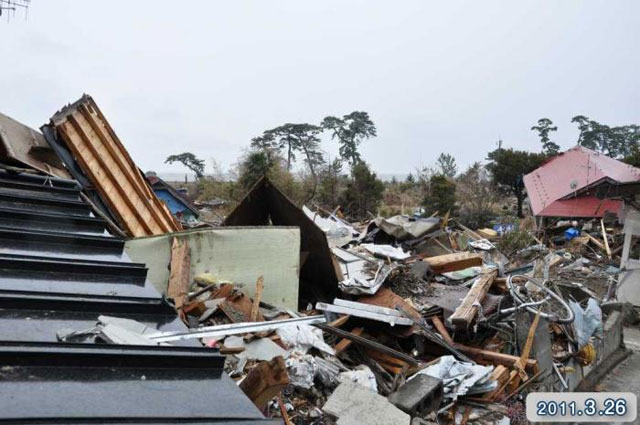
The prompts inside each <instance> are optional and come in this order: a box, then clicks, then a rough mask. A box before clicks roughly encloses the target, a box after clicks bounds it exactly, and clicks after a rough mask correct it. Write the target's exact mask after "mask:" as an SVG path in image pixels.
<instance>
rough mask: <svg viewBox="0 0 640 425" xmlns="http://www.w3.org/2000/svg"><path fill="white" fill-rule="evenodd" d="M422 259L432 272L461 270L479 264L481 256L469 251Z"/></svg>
mask: <svg viewBox="0 0 640 425" xmlns="http://www.w3.org/2000/svg"><path fill="white" fill-rule="evenodd" d="M422 261H424V262H426V263H427V264H429V267H431V270H433V272H434V273H437V274H440V273H447V272H454V271H456V270H462V269H466V268H469V267H474V266H481V265H482V256H481V255H480V254H473V253H470V252H457V253H454V254H444V255H437V256H435V257H427V258H425V259H423V260H422Z"/></svg>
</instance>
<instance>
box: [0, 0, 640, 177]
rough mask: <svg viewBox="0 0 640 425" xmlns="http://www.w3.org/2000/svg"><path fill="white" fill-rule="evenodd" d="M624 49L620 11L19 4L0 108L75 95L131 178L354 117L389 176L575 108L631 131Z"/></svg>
mask: <svg viewBox="0 0 640 425" xmlns="http://www.w3.org/2000/svg"><path fill="white" fill-rule="evenodd" d="M3 18H4V17H3ZM639 47H640V2H638V1H634V0H628V1H577V0H576V1H570V0H565V1H541V0H537V1H488V0H482V1H470V2H457V1H446V2H442V1H438V2H436V1H390V0H387V1H374V0H362V1H347V0H342V1H328V0H323V1H315V2H310V1H300V0H296V1H277V0H257V1H240V0H233V1H225V2H222V1H198V0H190V1H159V0H154V1H124V0H123V1H115V0H110V1H80V0H76V1H63V0H56V1H53V0H32V3H31V7H30V9H29V11H28V18H27V19H26V20H25V19H24V14H22V13H20V12H18V13H17V15H16V17H15V18H12V19H11V20H10V22H8V23H7V22H6V19H3V20H0V58H1V59H0V111H2V112H3V113H6V114H8V115H10V116H12V117H14V118H16V119H18V120H20V121H22V122H24V123H26V124H28V125H31V126H34V127H39V126H40V125H41V124H43V123H45V122H46V121H47V120H48V119H49V117H50V116H51V115H52V114H53V113H54V112H55V111H56V110H57V109H59V108H60V107H61V106H63V105H64V104H66V103H70V102H72V101H74V100H76V99H77V98H78V97H80V95H81V94H82V93H83V92H86V93H89V94H91V95H92V96H93V97H94V98H95V99H96V101H97V102H98V104H99V105H100V107H101V109H102V110H103V112H104V113H105V114H106V116H107V118H108V119H109V121H110V122H111V124H112V125H113V127H114V128H115V130H116V132H117V133H118V135H119V136H120V138H121V139H122V141H123V142H124V144H125V146H126V147H127V149H128V150H129V152H130V153H131V155H132V157H133V159H134V160H135V161H136V162H137V163H138V165H139V166H140V167H141V168H143V169H145V170H148V169H155V170H157V171H164V172H167V171H178V172H179V171H182V170H183V169H182V168H181V167H180V166H177V165H174V166H169V165H164V164H163V161H164V158H166V157H167V156H168V155H170V154H174V153H180V152H183V151H192V152H194V153H195V154H196V155H198V156H200V157H202V158H204V159H206V160H207V166H208V168H209V170H210V159H211V158H215V159H216V160H217V161H218V162H219V163H220V164H221V165H222V166H224V167H228V166H230V165H231V164H233V163H235V162H236V159H237V158H238V156H239V155H240V154H241V153H242V150H243V148H245V147H246V146H248V144H249V142H250V139H251V138H252V137H254V136H256V135H259V134H260V133H261V132H262V131H263V130H265V129H268V128H272V127H275V126H277V125H280V124H283V123H285V122H311V123H318V122H319V121H320V120H321V119H322V118H323V117H324V116H326V115H329V114H332V115H342V114H346V113H349V112H351V111H353V110H364V111H367V112H369V114H370V115H371V117H372V119H373V120H374V122H375V123H376V125H377V127H378V137H377V138H376V139H374V140H370V141H368V142H366V143H365V144H364V146H363V147H362V153H363V156H364V158H365V160H367V161H368V162H369V163H371V164H372V166H373V168H374V169H375V170H376V171H378V172H379V173H385V174H386V173H406V172H409V171H412V170H413V169H415V168H416V167H421V166H424V165H429V164H432V163H433V162H434V160H435V158H436V157H437V155H438V154H439V153H440V152H449V153H451V154H453V155H454V156H455V157H456V158H457V160H458V162H459V163H460V164H461V165H467V164H469V163H471V162H473V161H476V160H482V159H484V158H485V157H486V153H487V151H489V150H491V149H493V148H494V147H495V142H496V140H498V138H501V139H502V140H503V141H504V143H505V145H507V146H513V147H517V148H521V149H534V150H538V149H539V142H538V140H537V138H536V136H535V134H534V133H533V132H532V131H530V127H531V126H532V125H533V124H534V123H535V122H536V120H537V119H538V118H541V117H548V118H551V119H552V120H553V121H554V122H555V123H556V124H557V125H558V126H559V127H560V129H559V131H558V132H557V135H556V136H555V139H556V141H557V142H558V143H559V144H560V145H561V146H562V147H563V148H568V147H570V146H572V145H574V144H575V140H576V137H577V132H576V130H575V125H574V124H571V123H570V122H569V121H570V119H571V117H572V116H574V115H577V114H584V115H587V116H589V117H591V118H593V119H596V120H598V121H600V122H603V123H607V124H610V125H622V124H630V123H640V100H639V99H640V83H639V82H638V81H639V78H640V74H639V65H640V54H639V50H638V49H639ZM323 146H324V149H325V150H326V151H327V152H328V153H330V154H331V155H332V156H335V155H336V151H337V149H336V145H335V144H334V143H330V142H327V143H325V144H324V145H323Z"/></svg>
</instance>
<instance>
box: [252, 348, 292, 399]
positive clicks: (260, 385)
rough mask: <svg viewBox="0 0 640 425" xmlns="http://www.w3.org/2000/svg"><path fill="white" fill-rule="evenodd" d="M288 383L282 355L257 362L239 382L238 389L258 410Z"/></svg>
mask: <svg viewBox="0 0 640 425" xmlns="http://www.w3.org/2000/svg"><path fill="white" fill-rule="evenodd" d="M288 384H289V375H288V374H287V367H286V365H285V363H284V359H283V358H282V356H278V357H274V358H273V359H272V360H270V361H267V362H261V363H258V365H257V366H256V367H254V368H253V369H251V371H250V372H249V374H248V375H247V377H246V378H244V379H243V380H242V382H241V383H240V389H241V390H242V391H243V392H244V393H245V394H246V395H247V397H249V399H250V400H251V401H252V402H253V404H255V405H256V407H257V408H258V409H260V410H263V409H264V408H265V407H267V404H268V403H269V402H270V401H271V399H273V398H274V397H275V396H277V395H278V394H280V392H281V391H282V390H283V389H284V387H286V386H287V385H288Z"/></svg>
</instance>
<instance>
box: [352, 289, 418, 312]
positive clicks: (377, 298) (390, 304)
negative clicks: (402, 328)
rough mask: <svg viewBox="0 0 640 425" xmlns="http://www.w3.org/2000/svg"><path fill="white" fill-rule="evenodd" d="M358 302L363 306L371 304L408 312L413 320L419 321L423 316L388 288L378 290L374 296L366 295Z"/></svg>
mask: <svg viewBox="0 0 640 425" xmlns="http://www.w3.org/2000/svg"><path fill="white" fill-rule="evenodd" d="M358 302H361V303H363V304H371V305H377V306H379V307H386V308H390V309H393V310H397V309H399V308H400V309H402V310H406V311H407V313H408V314H409V316H410V317H411V318H412V319H415V320H419V319H420V318H421V317H422V316H420V313H418V311H417V310H416V309H415V308H414V307H413V306H412V305H411V304H409V303H408V302H406V301H405V300H404V299H402V297H401V296H399V295H397V294H396V293H395V292H393V291H392V290H391V289H389V288H387V287H386V286H383V287H381V288H380V289H378V292H376V293H375V294H374V295H364V296H361V297H360V298H358Z"/></svg>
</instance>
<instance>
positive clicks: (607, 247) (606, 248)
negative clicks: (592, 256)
mask: <svg viewBox="0 0 640 425" xmlns="http://www.w3.org/2000/svg"><path fill="white" fill-rule="evenodd" d="M600 227H602V240H603V241H604V249H605V251H606V252H607V257H609V259H611V248H609V240H608V239H607V229H606V228H605V227H604V220H603V219H600Z"/></svg>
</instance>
